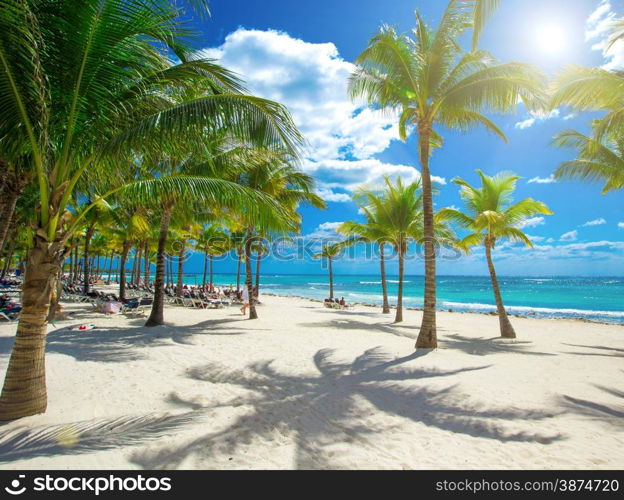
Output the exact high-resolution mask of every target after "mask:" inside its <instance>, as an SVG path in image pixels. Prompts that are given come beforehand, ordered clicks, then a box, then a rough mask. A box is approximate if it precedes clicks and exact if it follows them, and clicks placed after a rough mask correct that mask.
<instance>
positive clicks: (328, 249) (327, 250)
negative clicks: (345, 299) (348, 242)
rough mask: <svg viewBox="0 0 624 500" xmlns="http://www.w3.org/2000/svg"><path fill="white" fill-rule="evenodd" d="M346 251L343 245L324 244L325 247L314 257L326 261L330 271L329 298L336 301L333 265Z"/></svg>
mask: <svg viewBox="0 0 624 500" xmlns="http://www.w3.org/2000/svg"><path fill="white" fill-rule="evenodd" d="M343 250H344V245H343V244H342V243H323V247H322V248H321V251H320V252H319V253H316V254H314V255H313V256H312V258H314V259H324V260H326V261H327V269H328V271H329V298H330V299H331V300H334V271H333V268H332V263H333V261H334V259H335V258H336V257H338V256H339V255H340V254H341V253H342V251H343Z"/></svg>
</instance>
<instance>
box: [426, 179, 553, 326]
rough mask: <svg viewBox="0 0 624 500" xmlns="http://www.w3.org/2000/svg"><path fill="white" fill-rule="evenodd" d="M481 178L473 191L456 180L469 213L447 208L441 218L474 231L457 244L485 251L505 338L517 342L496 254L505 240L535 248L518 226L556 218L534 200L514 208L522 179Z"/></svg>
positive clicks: (520, 202) (467, 250) (519, 203)
mask: <svg viewBox="0 0 624 500" xmlns="http://www.w3.org/2000/svg"><path fill="white" fill-rule="evenodd" d="M477 174H479V177H480V178H481V186H480V187H473V186H471V185H470V184H468V183H467V182H466V181H465V180H463V179H460V178H457V179H454V180H453V182H454V183H455V184H457V185H458V186H460V187H461V190H460V195H461V197H462V200H463V201H464V205H465V206H466V212H461V211H459V210H455V209H451V208H446V209H442V210H440V212H439V214H438V216H439V217H440V218H441V219H444V220H450V221H453V222H455V223H457V224H459V225H460V226H461V227H463V228H466V229H468V230H469V231H471V233H470V234H468V236H466V237H464V238H463V239H462V240H461V241H460V242H459V243H458V244H457V246H458V247H459V248H462V249H464V250H465V251H466V252H469V251H470V248H471V247H472V246H475V245H483V246H484V247H485V256H486V259H487V264H488V269H489V271H490V278H491V280H492V289H493V290H494V298H495V300H496V310H497V312H498V320H499V323H500V333H501V337H504V338H516V332H515V331H514V328H513V326H512V325H511V322H510V321H509V317H508V316H507V313H506V311H505V306H504V305H503V299H502V297H501V293H500V288H499V285H498V279H497V277H496V270H495V269H494V261H493V260H492V250H493V249H494V248H495V247H496V243H497V242H498V241H499V240H501V239H508V240H511V241H519V242H521V243H524V244H525V245H527V246H529V247H532V246H533V244H532V243H531V240H530V239H529V238H528V236H527V235H526V234H524V233H523V232H522V231H521V230H520V229H518V225H519V224H520V223H522V222H523V221H524V220H526V219H527V218H529V217H532V216H534V215H536V214H544V215H552V212H551V211H550V209H549V208H548V207H547V206H546V205H545V204H544V203H542V202H541V201H536V200H533V199H532V198H526V199H524V200H522V201H519V202H518V203H514V204H511V202H512V193H513V191H514V190H515V188H516V182H517V180H518V179H519V177H518V176H516V175H514V174H511V173H508V172H501V173H499V174H497V175H495V176H494V177H489V176H487V175H485V174H484V173H483V172H481V171H480V170H477Z"/></svg>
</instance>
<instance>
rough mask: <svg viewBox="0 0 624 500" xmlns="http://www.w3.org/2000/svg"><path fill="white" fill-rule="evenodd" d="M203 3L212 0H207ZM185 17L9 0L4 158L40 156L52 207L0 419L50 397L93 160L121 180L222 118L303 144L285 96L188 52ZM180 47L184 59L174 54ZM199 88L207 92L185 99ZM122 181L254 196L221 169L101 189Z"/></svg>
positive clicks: (34, 259) (0, 102) (130, 188)
mask: <svg viewBox="0 0 624 500" xmlns="http://www.w3.org/2000/svg"><path fill="white" fill-rule="evenodd" d="M192 4H193V5H195V6H196V7H197V8H200V9H201V8H203V9H205V8H206V7H207V1H206V0H195V1H194V2H192ZM183 15H184V11H183V10H182V9H180V8H179V5H178V3H177V2H175V1H173V0H171V1H166V0H165V1H159V2H144V1H141V0H123V1H122V0H101V1H98V2H92V1H91V0H55V1H43V2H39V1H34V0H7V1H3V2H2V3H1V4H0V123H2V124H3V135H2V138H1V142H0V157H3V158H7V159H8V160H9V161H13V160H15V159H16V158H17V157H19V155H22V154H24V152H26V153H27V154H28V155H30V157H31V158H32V170H33V171H34V178H35V180H34V182H35V183H36V185H37V187H38V197H39V206H40V210H39V212H38V214H37V220H36V221H35V229H36V230H35V232H34V236H33V242H32V245H31V249H30V250H29V252H28V257H27V267H26V274H25V281H24V285H23V294H22V304H23V309H22V314H21V316H20V320H19V324H18V329H17V335H16V340H15V343H14V346H13V350H12V353H11V358H10V360H9V365H8V369H7V374H6V377H5V381H4V386H3V389H2V393H1V395H0V420H12V419H16V418H20V417H23V416H27V415H32V414H36V413H41V412H44V411H45V409H46V407H47V392H46V385H45V368H44V366H45V363H44V356H45V335H46V330H47V322H46V315H47V311H48V309H49V305H50V299H51V294H52V289H53V288H54V286H53V285H54V283H55V279H56V276H57V275H58V274H59V270H60V267H61V266H62V262H63V261H64V259H65V256H66V255H67V254H66V251H67V246H66V242H67V241H68V240H69V239H70V238H71V237H72V235H73V234H74V233H75V231H76V230H77V229H78V227H79V226H80V224H81V220H82V218H84V217H85V215H86V214H87V213H88V212H89V211H90V210H92V209H93V207H94V205H93V204H89V205H87V204H82V205H81V210H80V213H78V214H76V218H75V221H74V222H72V223H71V224H68V223H67V222H66V221H65V220H64V216H65V213H66V207H67V206H68V205H69V204H70V203H71V202H72V198H74V197H75V196H76V194H77V189H76V186H77V185H78V183H79V181H80V180H81V178H82V177H83V175H84V174H85V172H86V171H87V170H100V171H102V172H106V173H107V174H108V175H109V176H113V177H114V176H115V175H116V172H119V171H126V170H130V169H134V168H135V167H136V165H135V162H136V159H137V158H140V157H141V154H140V152H139V151H141V152H146V151H161V150H166V151H168V152H171V151H175V152H177V154H179V155H184V154H188V152H189V147H190V145H191V143H192V144H194V145H195V146H196V147H197V148H200V147H203V144H204V142H205V138H206V136H209V135H210V134H213V133H217V132H218V131H220V130H222V129H223V128H224V127H229V128H230V131H231V133H232V134H233V135H236V136H238V137H241V138H245V139H246V140H250V141H252V142H254V143H255V144H258V145H266V144H279V145H280V146H281V147H284V148H287V149H293V150H294V149H295V148H297V147H298V145H299V144H300V142H301V139H300V135H299V133H298V131H297V130H296V128H295V127H294V125H293V124H292V120H291V118H290V116H289V115H288V113H287V111H286V110H285V109H284V108H283V107H282V106H280V105H279V104H277V103H274V102H271V101H268V100H265V99H260V98H256V97H252V96H248V95H245V94H243V93H242V88H241V85H240V82H239V81H238V80H237V79H236V78H235V77H234V76H233V75H232V74H231V73H229V72H228V71H227V70H225V69H224V68H222V67H220V66H218V65H216V64H214V63H213V62H212V61H209V60H203V59H202V60H199V59H189V57H188V54H189V53H190V50H189V48H188V47H187V46H186V45H185V43H184V40H187V39H188V35H189V30H188V28H187V26H185V25H184V22H183V21H182V18H183ZM67 26H72V29H71V30H68V29H66V28H67ZM163 46H166V50H165V49H163ZM170 51H171V52H173V53H175V54H176V56H177V57H178V59H179V60H180V61H181V62H180V64H178V65H172V63H171V57H170V54H171V52H170ZM193 88H201V89H203V90H204V91H205V93H204V95H203V96H201V97H198V98H191V99H177V97H181V96H183V94H184V91H185V90H189V89H193ZM171 96H174V97H176V99H171ZM183 151H184V152H186V153H184V152H183ZM115 192H116V193H117V194H121V193H125V195H127V196H129V197H135V198H136V199H137V200H142V201H146V202H147V201H148V200H149V199H150V198H155V197H157V196H161V195H163V194H165V193H166V194H167V195H169V196H171V195H172V194H177V195H178V196H182V197H189V196H193V197H197V198H203V199H204V200H205V201H206V202H209V203H213V204H215V205H227V206H234V205H235V204H237V203H238V204H240V202H241V200H242V199H245V200H246V199H247V195H248V193H247V192H246V191H243V190H241V188H240V186H236V185H232V184H227V183H224V182H221V181H218V180H206V179H197V178H188V177H187V178H184V177H174V178H172V177H170V176H162V177H158V178H155V179H148V180H136V181H134V182H132V183H131V184H129V185H121V186H119V187H116V188H115V189H114V190H111V191H108V192H106V193H101V195H100V197H101V198H107V197H110V196H111V195H113V194H114V193H115ZM98 194H100V193H98ZM263 201H265V202H266V200H263ZM262 206H263V207H264V209H266V207H267V203H263V205H262ZM157 271H158V267H157ZM161 275H162V269H161ZM157 292H158V291H157ZM157 297H158V293H157Z"/></svg>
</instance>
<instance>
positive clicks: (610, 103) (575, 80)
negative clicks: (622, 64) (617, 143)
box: [550, 65, 624, 140]
mask: <svg viewBox="0 0 624 500" xmlns="http://www.w3.org/2000/svg"><path fill="white" fill-rule="evenodd" d="M550 105H551V107H552V108H556V107H558V106H570V107H572V108H573V109H574V110H576V111H606V112H607V114H606V115H605V116H604V117H603V118H601V119H600V120H597V121H596V122H595V123H594V126H593V128H594V132H595V134H596V136H597V138H598V140H601V139H602V138H604V137H605V136H606V135H622V132H623V131H624V72H622V71H609V70H607V69H604V68H586V67H583V66H577V65H570V66H568V67H566V68H565V69H564V70H563V71H562V72H561V73H560V74H559V75H557V77H556V78H555V80H554V82H553V89H552V97H551V102H550Z"/></svg>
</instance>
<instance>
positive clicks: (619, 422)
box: [561, 384, 624, 429]
mask: <svg viewBox="0 0 624 500" xmlns="http://www.w3.org/2000/svg"><path fill="white" fill-rule="evenodd" d="M594 387H596V388H597V389H600V390H601V391H603V392H605V393H607V394H609V395H611V396H612V397H613V398H618V401H619V403H620V404H613V405H611V404H605V403H603V402H597V401H590V400H588V399H580V398H574V397H572V396H566V395H564V396H562V398H561V406H562V407H563V408H564V409H565V410H566V411H567V412H574V413H577V414H579V415H581V416H583V417H586V418H590V419H592V420H600V421H603V422H606V423H608V424H612V425H613V426H615V427H617V428H619V429H623V428H624V420H623V419H624V404H622V403H624V392H622V391H621V390H618V389H612V388H609V387H604V386H601V385H597V384H594Z"/></svg>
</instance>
